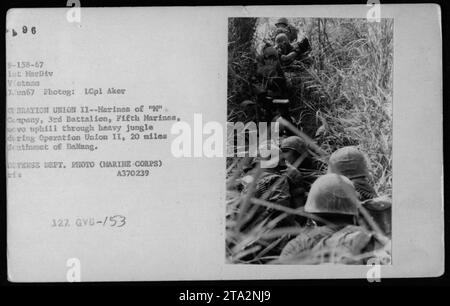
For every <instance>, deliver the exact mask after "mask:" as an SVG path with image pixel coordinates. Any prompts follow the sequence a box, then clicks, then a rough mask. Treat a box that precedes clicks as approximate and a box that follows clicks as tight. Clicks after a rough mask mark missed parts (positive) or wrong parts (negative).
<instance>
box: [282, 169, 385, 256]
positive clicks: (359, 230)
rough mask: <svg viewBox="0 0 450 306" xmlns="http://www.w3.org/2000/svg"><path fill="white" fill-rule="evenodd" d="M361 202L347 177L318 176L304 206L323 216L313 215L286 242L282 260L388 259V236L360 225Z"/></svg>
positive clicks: (311, 212) (309, 210)
mask: <svg viewBox="0 0 450 306" xmlns="http://www.w3.org/2000/svg"><path fill="white" fill-rule="evenodd" d="M359 205H361V204H360V202H359V201H358V197H357V193H356V190H355V189H354V187H353V184H352V183H351V181H350V180H349V179H348V178H346V177H345V176H342V175H338V174H334V173H332V174H326V175H324V176H321V177H319V178H318V179H317V180H316V181H315V182H314V184H313V185H312V187H311V190H310V193H309V195H308V199H307V201H306V205H305V209H304V210H305V212H308V213H310V214H313V215H314V216H315V218H317V217H318V218H320V220H312V219H311V222H310V224H309V225H308V226H307V227H305V228H303V229H302V232H301V233H300V234H299V235H298V236H297V237H296V238H294V239H292V240H291V241H289V243H287V245H286V246H285V247H284V248H283V250H282V252H281V255H280V259H279V262H280V263H295V262H296V261H297V262H302V263H316V264H317V263H324V262H331V263H345V264H364V263H366V262H367V260H368V259H369V258H373V257H375V258H377V259H378V261H379V263H380V264H381V263H389V262H390V249H389V248H390V241H389V239H388V238H386V237H385V236H383V235H381V234H380V233H375V232H371V231H369V230H367V229H366V228H364V227H361V226H358V225H357V223H356V220H357V218H356V217H357V215H358V209H359ZM361 255H363V256H361ZM364 255H366V256H364Z"/></svg>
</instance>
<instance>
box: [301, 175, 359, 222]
mask: <svg viewBox="0 0 450 306" xmlns="http://www.w3.org/2000/svg"><path fill="white" fill-rule="evenodd" d="M358 205H359V200H358V195H357V193H356V190H355V188H354V187H353V184H352V182H351V181H350V180H349V179H348V178H346V177H345V176H342V175H339V174H334V173H330V174H326V175H323V176H321V177H319V178H318V179H317V180H316V181H315V182H314V183H313V184H312V186H311V190H310V192H309V195H308V199H307V200H306V204H305V212H309V213H329V214H342V215H354V216H356V215H357V214H358Z"/></svg>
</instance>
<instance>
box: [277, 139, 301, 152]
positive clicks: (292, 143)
mask: <svg viewBox="0 0 450 306" xmlns="http://www.w3.org/2000/svg"><path fill="white" fill-rule="evenodd" d="M280 148H281V150H283V149H290V150H293V151H295V152H297V153H298V154H300V155H301V154H303V152H305V151H306V144H305V143H304V142H303V140H302V139H301V138H300V137H298V136H289V137H286V138H285V139H283V141H282V142H281V146H280Z"/></svg>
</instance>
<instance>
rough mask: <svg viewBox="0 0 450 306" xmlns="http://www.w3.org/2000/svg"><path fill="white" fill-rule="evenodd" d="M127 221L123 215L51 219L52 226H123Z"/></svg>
mask: <svg viewBox="0 0 450 306" xmlns="http://www.w3.org/2000/svg"><path fill="white" fill-rule="evenodd" d="M126 223H127V218H126V217H125V216H123V215H113V216H106V217H103V218H94V217H87V218H75V219H69V218H56V219H52V220H51V227H73V226H75V227H93V226H104V227H123V226H125V225H126Z"/></svg>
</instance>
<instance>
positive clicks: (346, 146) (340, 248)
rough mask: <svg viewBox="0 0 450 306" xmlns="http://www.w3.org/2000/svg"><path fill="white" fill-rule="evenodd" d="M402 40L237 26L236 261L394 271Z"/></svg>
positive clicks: (232, 38)
mask: <svg viewBox="0 0 450 306" xmlns="http://www.w3.org/2000/svg"><path fill="white" fill-rule="evenodd" d="M393 34H394V21H393V19H390V18H383V19H380V20H378V21H370V20H368V19H362V18H360V19H345V18H285V17H276V18H229V20H228V80H227V81H228V91H227V116H228V122H232V123H234V125H233V126H232V127H233V130H231V131H229V133H228V137H229V139H228V146H231V147H232V148H233V149H234V153H236V154H234V156H232V157H228V158H227V183H226V186H227V200H226V261H227V263H231V264H299V265H308V264H325V263H340V264H359V265H362V264H367V263H368V262H377V263H378V264H391V261H392V260H393V259H392V256H391V221H392V220H391V210H392V188H393V187H392V142H393V137H392V136H393V133H392V118H393V115H392V112H393V95H394V92H393V60H394V52H393V44H394V41H393V39H394V35H393ZM269 125H270V126H272V127H275V129H271V128H270V127H269ZM265 126H266V127H265ZM233 132H235V133H233ZM237 134H239V135H237ZM256 140H257V141H256ZM267 152H270V154H264V153H267Z"/></svg>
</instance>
